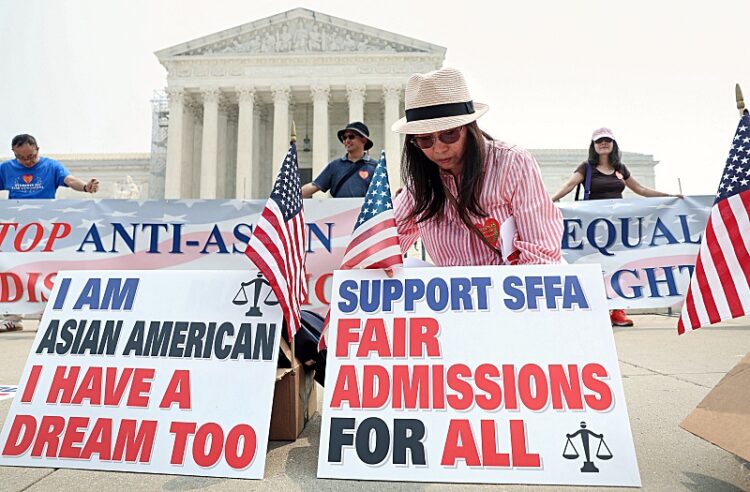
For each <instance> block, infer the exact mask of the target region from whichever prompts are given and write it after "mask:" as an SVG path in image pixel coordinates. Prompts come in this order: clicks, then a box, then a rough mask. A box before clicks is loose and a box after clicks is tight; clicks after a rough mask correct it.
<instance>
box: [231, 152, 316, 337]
mask: <svg viewBox="0 0 750 492" xmlns="http://www.w3.org/2000/svg"><path fill="white" fill-rule="evenodd" d="M305 248H306V247H305V217H304V213H303V208H302V191H301V185H300V177H299V165H298V163H297V146H296V145H295V144H294V143H292V144H291V146H290V147H289V152H287V154H286V158H284V162H283V164H282V165H281V170H280V171H279V175H278V177H277V178H276V182H275V183H274V186H273V191H272V192H271V197H270V198H269V199H268V201H267V202H266V206H265V208H264V209H263V212H261V214H260V218H259V219H258V223H257V224H255V227H254V228H253V235H252V237H251V238H250V242H248V243H247V248H246V249H245V255H246V256H247V257H248V258H249V259H250V261H252V262H253V263H255V266H257V267H258V269H259V270H260V271H261V272H262V273H263V276H264V277H266V280H268V281H269V282H270V283H271V287H272V288H273V292H274V294H276V298H277V299H278V301H279V304H280V305H281V309H282V311H283V313H284V319H285V320H286V324H287V329H288V333H289V339H290V340H291V339H292V338H294V335H295V333H297V331H299V329H300V326H301V321H300V304H301V302H302V299H304V298H306V297H307V282H306V277H305Z"/></svg>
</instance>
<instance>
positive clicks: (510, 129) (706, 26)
mask: <svg viewBox="0 0 750 492" xmlns="http://www.w3.org/2000/svg"><path fill="white" fill-rule="evenodd" d="M296 7H306V8H309V9H312V10H316V11H319V12H322V13H325V14H329V15H333V16H336V17H340V18H343V19H347V20H350V21H354V22H358V23H362V24H367V25H370V26H372V27H375V28H379V29H383V30H386V31H391V32H395V33H397V34H401V35H405V36H409V37H413V38H416V39H419V40H422V41H427V42H430V43H433V44H437V45H440V46H443V47H445V48H447V52H446V59H445V63H444V65H445V66H451V67H456V68H458V69H460V70H462V71H463V72H464V74H465V75H466V77H467V80H468V83H469V88H470V90H471V92H472V97H473V98H474V100H476V101H479V102H484V103H486V104H489V106H490V111H489V112H488V113H487V115H485V116H484V117H482V119H481V120H480V121H479V123H480V126H481V127H482V128H483V129H484V130H486V131H488V132H489V133H490V134H492V135H493V136H495V137H496V138H499V139H501V140H504V141H507V142H511V143H514V144H517V145H520V146H522V147H527V148H532V149H542V148H544V149H553V148H554V149H571V148H572V149H576V148H578V149H580V148H586V147H588V144H589V141H590V135H591V132H592V131H593V130H594V129H595V128H598V127H601V126H608V127H610V128H612V130H613V131H614V133H615V136H616V138H617V141H618V143H619V144H620V147H621V149H622V150H624V151H630V152H641V153H645V154H653V156H654V158H655V159H656V160H657V161H659V164H658V166H657V167H656V187H657V188H658V189H660V190H662V191H667V192H677V191H679V190H678V179H679V180H680V182H681V184H682V191H683V193H685V194H713V193H715V192H716V189H717V186H718V183H719V179H720V177H721V172H722V170H723V167H724V161H725V159H726V156H727V153H728V150H729V146H730V144H731V141H732V136H733V134H734V131H735V129H736V126H737V122H738V118H739V113H738V111H737V109H736V103H735V96H734V85H735V83H740V85H742V86H744V87H745V91H746V95H747V99H748V103H749V104H750V53H748V50H749V49H750V44H749V43H748V39H750V36H749V34H750V31H749V24H748V21H750V1H748V0H726V1H722V2H677V1H672V0H662V1H656V0H628V1H620V0H613V1H602V0H598V1H590V0H581V1H575V0H567V1H546V0H545V1H541V0H539V1H534V0H525V1H518V0H516V1H504V0H495V1H475V0H464V1H462V2H449V1H446V0H441V1H437V0H431V1H427V0H410V1H408V2H404V1H403V0H395V1H392V0H378V2H352V1H338V0H330V1H328V0H320V1H315V2H287V1H284V0H273V1H259V0H244V1H235V0H211V1H207V0H204V1H197V0H127V1H125V0H0V62H2V66H3V70H2V72H1V75H0V108H2V117H0V141H4V142H7V146H8V151H0V155H10V140H11V139H12V137H13V136H14V135H16V134H18V133H30V134H32V135H34V136H36V137H37V139H38V140H39V143H40V147H41V148H42V152H43V153H49V154H59V153H66V154H70V153H76V154H81V153H121V152H149V151H150V141H151V105H150V100H151V99H152V97H153V93H154V91H155V90H157V89H162V88H164V87H165V86H166V70H165V69H164V68H163V67H162V66H161V65H160V64H159V62H158V61H157V59H156V56H155V55H154V52H155V51H158V50H160V49H163V48H167V47H170V46H173V45H176V44H180V43H183V42H186V41H189V40H192V39H195V38H198V37H201V36H205V35H208V34H213V33H215V32H217V31H221V30H224V29H228V28H231V27H235V26H238V25H242V24H245V23H248V22H252V21H255V20H258V19H261V18H264V17H267V16H270V15H274V14H277V13H281V12H284V11H286V10H290V9H293V8H296ZM577 164H578V163H576V162H571V163H570V167H571V172H572V171H573V169H574V168H575V166H576V165H577ZM626 164H627V162H626ZM636 177H637V176H636Z"/></svg>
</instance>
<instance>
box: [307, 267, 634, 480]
mask: <svg viewBox="0 0 750 492" xmlns="http://www.w3.org/2000/svg"><path fill="white" fill-rule="evenodd" d="M330 329H331V336H330V337H329V339H328V340H329V349H328V365H327V373H326V386H325V398H324V410H323V422H322V428H321V438H320V455H319V461H318V477H321V478H342V479H343V478H350V479H358V480H362V479H364V480H397V481H418V482H477V483H534V484H571V485H573V484H575V485H600V486H602V485H623V486H639V485H640V477H639V473H638V464H637V461H636V456H635V449H634V446H633V439H632V435H631V431H630V423H629V421H628V413H627V408H626V406H625V395H624V393H623V388H622V381H621V377H620V370H619V366H618V362H617V354H616V352H615V345H614V339H613V336H612V328H611V326H610V322H609V316H608V314H607V306H606V299H605V295H604V289H603V284H602V281H601V273H600V271H599V268H598V267H596V266H593V265H547V266H523V267H462V268H414V269H412V268H406V269H399V270H396V271H395V274H394V277H393V278H391V279H389V278H387V277H386V276H385V275H384V273H383V272H380V271H366V270H365V271H337V272H335V274H334V283H333V303H332V309H331V326H330Z"/></svg>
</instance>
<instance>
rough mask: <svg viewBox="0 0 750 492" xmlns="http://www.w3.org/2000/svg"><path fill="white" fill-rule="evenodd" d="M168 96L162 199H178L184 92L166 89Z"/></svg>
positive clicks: (180, 89)
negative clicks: (165, 167) (165, 163)
mask: <svg viewBox="0 0 750 492" xmlns="http://www.w3.org/2000/svg"><path fill="white" fill-rule="evenodd" d="M167 95H168V96H169V128H168V129H167V169H166V173H165V180H164V181H165V182H164V198H167V199H169V198H180V191H181V186H182V151H183V149H182V145H183V143H182V142H183V140H182V137H183V134H182V131H183V119H184V112H185V104H184V103H185V91H184V89H182V88H180V87H170V88H168V89H167Z"/></svg>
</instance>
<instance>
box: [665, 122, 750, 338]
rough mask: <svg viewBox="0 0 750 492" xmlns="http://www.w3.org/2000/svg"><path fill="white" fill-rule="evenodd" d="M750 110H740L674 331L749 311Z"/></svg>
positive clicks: (696, 326)
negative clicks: (740, 114) (742, 111)
mask: <svg viewBox="0 0 750 492" xmlns="http://www.w3.org/2000/svg"><path fill="white" fill-rule="evenodd" d="M748 189H750V116H748V112H747V110H745V111H744V113H743V115H742V118H741V119H740V123H739V125H737V132H736V133H735V135H734V139H733V140H732V147H731V148H730V149H729V157H727V162H726V166H725V167H724V174H723V175H722V177H721V183H720V184H719V191H718V192H717V193H716V200H715V201H714V205H713V207H711V215H710V216H709V217H708V223H707V224H706V232H705V233H704V234H703V241H702V242H701V247H700V250H699V252H698V258H697V259H696V262H695V270H694V271H693V276H692V277H691V279H690V285H689V287H688V291H687V295H686V296H685V303H684V305H683V306H682V314H681V316H680V320H679V321H678V323H677V331H678V332H679V333H680V334H682V333H685V331H690V330H695V329H697V328H700V327H701V326H706V325H711V324H714V323H718V322H719V321H722V320H727V319H733V318H739V317H740V316H745V315H747V314H750V254H748V251H750V218H749V217H748V215H750V191H748Z"/></svg>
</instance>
